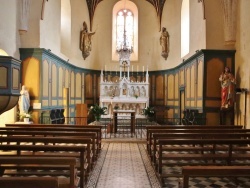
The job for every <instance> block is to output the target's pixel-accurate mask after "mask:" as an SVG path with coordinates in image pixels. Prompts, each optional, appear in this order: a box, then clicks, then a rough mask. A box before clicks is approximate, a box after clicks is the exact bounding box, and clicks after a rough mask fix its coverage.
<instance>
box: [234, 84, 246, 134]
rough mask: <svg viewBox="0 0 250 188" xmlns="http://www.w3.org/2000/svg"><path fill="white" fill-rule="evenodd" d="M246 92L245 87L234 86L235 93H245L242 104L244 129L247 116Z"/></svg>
mask: <svg viewBox="0 0 250 188" xmlns="http://www.w3.org/2000/svg"><path fill="white" fill-rule="evenodd" d="M247 92H248V89H246V88H236V89H235V93H236V94H245V106H244V129H245V128H246V123H247V121H246V120H247V118H246V114H247Z"/></svg>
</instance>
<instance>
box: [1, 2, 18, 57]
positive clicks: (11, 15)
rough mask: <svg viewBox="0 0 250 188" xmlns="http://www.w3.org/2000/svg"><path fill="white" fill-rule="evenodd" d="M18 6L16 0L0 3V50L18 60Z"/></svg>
mask: <svg viewBox="0 0 250 188" xmlns="http://www.w3.org/2000/svg"><path fill="white" fill-rule="evenodd" d="M18 6H19V2H18V1H16V0H9V1H1V6H0V18H1V22H0V49H3V50H4V51H5V52H7V54H8V55H9V56H12V57H14V58H16V59H19V50H18V48H19V47H20V37H19V33H18V26H19V19H18V18H19V9H18Z"/></svg>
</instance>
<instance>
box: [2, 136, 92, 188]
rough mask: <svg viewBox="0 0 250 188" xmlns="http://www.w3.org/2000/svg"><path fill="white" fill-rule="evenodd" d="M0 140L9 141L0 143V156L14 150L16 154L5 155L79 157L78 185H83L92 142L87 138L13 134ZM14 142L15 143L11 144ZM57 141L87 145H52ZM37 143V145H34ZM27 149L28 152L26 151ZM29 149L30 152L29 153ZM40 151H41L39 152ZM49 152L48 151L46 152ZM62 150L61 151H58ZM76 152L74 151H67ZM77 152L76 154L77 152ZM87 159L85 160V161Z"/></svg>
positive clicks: (89, 161) (87, 171)
mask: <svg viewBox="0 0 250 188" xmlns="http://www.w3.org/2000/svg"><path fill="white" fill-rule="evenodd" d="M0 142H2V143H10V144H2V145H0V150H2V152H1V156H3V155H4V152H5V151H16V154H9V153H8V154H5V156H7V155H18V156H20V155H24V154H26V156H34V155H38V156H46V157H49V156H53V157H55V156H56V157H58V158H59V157H76V158H78V159H79V165H77V167H78V169H79V171H80V185H81V187H83V186H84V183H85V181H86V180H87V176H88V174H87V173H89V172H90V167H88V165H89V164H90V163H91V157H90V145H91V143H92V141H91V139H89V138H61V137H55V138H49V137H48V138H46V137H38V138H36V137H28V136H25V137H24V136H20V137H18V136H15V137H0ZM25 142H26V143H32V145H27V144H25V145H20V143H25ZM11 143H12V144H13V143H16V144H13V145H12V144H11ZM41 143H46V144H48V143H51V144H52V145H41ZM57 143H64V144H65V143H68V144H69V143H72V144H82V143H85V144H87V146H83V145H54V144H57ZM35 144H39V145H35ZM27 151H28V152H27ZM30 151H31V153H30ZM41 151H42V152H41ZM48 152H49V153H48ZM58 152H63V153H58ZM68 152H76V153H68ZM77 153H78V154H77ZM86 161H87V162H86Z"/></svg>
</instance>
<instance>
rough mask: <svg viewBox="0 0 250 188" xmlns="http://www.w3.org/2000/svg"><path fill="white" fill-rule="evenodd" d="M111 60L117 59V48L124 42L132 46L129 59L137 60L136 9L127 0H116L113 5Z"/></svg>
mask: <svg viewBox="0 0 250 188" xmlns="http://www.w3.org/2000/svg"><path fill="white" fill-rule="evenodd" d="M112 24H113V25H112V28H113V29H112V60H113V61H118V59H119V57H118V54H117V52H116V50H117V48H119V47H121V46H122V45H123V43H124V36H126V38H125V41H126V45H127V46H132V47H133V53H132V54H131V56H130V60H131V61H137V60H138V9H137V7H136V5H135V4H134V3H133V2H131V1H128V0H121V1H118V2H117V3H116V4H115V5H114V7H113V23H112Z"/></svg>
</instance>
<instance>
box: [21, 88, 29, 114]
mask: <svg viewBox="0 0 250 188" xmlns="http://www.w3.org/2000/svg"><path fill="white" fill-rule="evenodd" d="M20 94H21V96H20V98H19V110H20V114H23V113H28V111H29V108H30V96H29V92H28V90H27V89H26V87H25V86H24V85H23V86H22V90H21V91H20Z"/></svg>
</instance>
